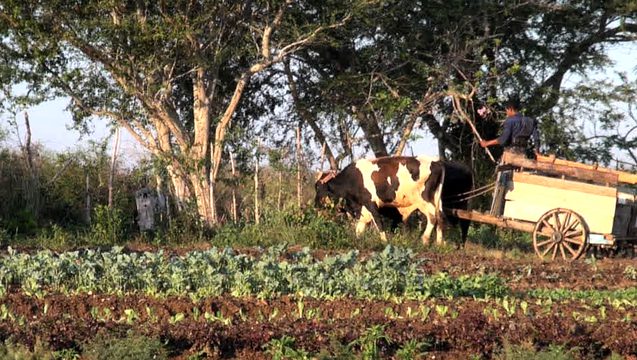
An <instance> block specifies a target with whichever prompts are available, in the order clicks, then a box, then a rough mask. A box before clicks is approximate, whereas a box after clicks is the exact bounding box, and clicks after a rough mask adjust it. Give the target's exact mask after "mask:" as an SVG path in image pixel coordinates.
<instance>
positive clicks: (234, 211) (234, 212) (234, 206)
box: [230, 152, 238, 223]
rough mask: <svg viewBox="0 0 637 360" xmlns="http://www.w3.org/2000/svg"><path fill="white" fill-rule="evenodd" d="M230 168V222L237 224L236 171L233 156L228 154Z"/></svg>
mask: <svg viewBox="0 0 637 360" xmlns="http://www.w3.org/2000/svg"><path fill="white" fill-rule="evenodd" d="M230 167H231V171H232V209H231V213H232V221H234V222H235V223H236V222H237V220H238V219H237V218H238V216H237V171H236V166H235V163H234V154H233V153H232V152H230Z"/></svg>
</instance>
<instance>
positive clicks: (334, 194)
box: [315, 156, 445, 244]
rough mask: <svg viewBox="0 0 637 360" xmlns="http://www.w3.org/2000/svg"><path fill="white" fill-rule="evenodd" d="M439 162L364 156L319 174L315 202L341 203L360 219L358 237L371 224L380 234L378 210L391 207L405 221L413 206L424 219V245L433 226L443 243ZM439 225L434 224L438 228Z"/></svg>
mask: <svg viewBox="0 0 637 360" xmlns="http://www.w3.org/2000/svg"><path fill="white" fill-rule="evenodd" d="M444 178H445V169H444V166H443V163H442V162H440V161H437V160H435V159H432V158H429V157H424V156H419V157H404V156H400V157H382V158H377V159H362V160H358V161H356V162H354V163H352V164H350V165H348V166H347V167H346V168H345V169H343V171H341V172H340V173H338V174H333V173H327V174H323V175H322V176H321V177H320V178H319V180H318V181H317V182H316V198H315V204H316V206H321V205H325V204H326V203H328V202H330V201H331V202H333V203H337V202H339V201H341V200H342V201H343V202H344V204H343V205H344V210H345V211H346V212H348V213H349V214H351V215H352V216H353V217H354V218H355V219H357V220H358V222H357V224H356V234H357V235H360V234H361V233H362V232H363V231H364V230H365V228H366V226H367V224H369V223H372V224H374V226H375V227H376V228H377V229H378V230H379V231H380V232H381V237H382V238H383V239H384V238H385V234H384V232H383V231H382V230H381V229H380V225H381V219H380V214H379V209H380V208H383V207H394V208H396V209H397V210H398V212H399V213H400V214H401V216H402V219H403V220H405V219H407V218H408V217H409V215H410V214H411V213H412V212H414V211H415V210H420V212H422V213H423V214H424V215H425V217H426V218H427V227H426V228H425V231H424V232H423V234H422V241H423V243H424V244H428V243H429V240H430V237H431V233H432V231H433V229H434V228H436V241H437V242H438V243H442V241H443V234H442V228H443V227H442V222H443V220H444V215H443V213H442V204H441V198H442V184H443V181H444ZM437 225H438V226H437Z"/></svg>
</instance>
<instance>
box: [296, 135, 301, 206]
mask: <svg viewBox="0 0 637 360" xmlns="http://www.w3.org/2000/svg"><path fill="white" fill-rule="evenodd" d="M296 205H297V206H298V207H299V208H301V127H300V126H297V127H296Z"/></svg>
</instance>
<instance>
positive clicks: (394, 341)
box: [0, 245, 637, 359]
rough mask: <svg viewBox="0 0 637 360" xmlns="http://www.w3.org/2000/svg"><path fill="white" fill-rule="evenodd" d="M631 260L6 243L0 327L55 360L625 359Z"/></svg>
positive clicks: (634, 297)
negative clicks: (162, 353) (86, 353)
mask: <svg viewBox="0 0 637 360" xmlns="http://www.w3.org/2000/svg"><path fill="white" fill-rule="evenodd" d="M636 265H637V264H636V263H635V261H634V259H602V260H590V259H589V260H585V261H584V260H583V261H578V262H574V263H560V262H556V263H543V262H540V261H538V260H535V259H532V258H531V257H524V258H520V259H512V258H505V257H495V256H489V255H485V254H482V255H479V254H476V253H475V252H472V251H470V250H469V249H465V250H459V251H449V252H443V251H436V250H435V249H430V250H425V251H422V252H418V253H415V252H413V251H412V250H409V249H405V248H401V247H397V246H391V245H388V246H387V247H385V248H384V250H381V251H375V252H374V251H333V250H332V251H318V250H310V249H308V248H301V247H290V248H288V247H285V246H274V247H268V248H245V249H240V250H233V249H230V248H209V249H202V250H193V251H186V250H181V251H174V250H170V249H165V250H159V251H153V252H150V251H146V252H144V251H133V250H131V249H126V248H121V247H114V248H111V249H108V250H101V251H100V250H81V251H68V252H61V253H53V252H51V251H32V252H23V251H15V250H11V249H9V251H8V252H6V253H5V254H3V255H2V257H1V258H0V293H1V296H2V298H1V299H2V300H1V301H0V337H1V338H2V339H5V340H7V341H11V343H13V344H22V345H24V346H26V347H28V348H34V347H36V346H37V344H46V346H47V347H48V348H49V349H51V351H53V354H55V357H53V358H78V357H79V350H78V349H82V348H83V347H84V346H85V344H87V343H89V342H91V341H93V340H94V339H95V338H96V337H100V336H103V335H106V334H108V335H110V336H113V334H115V335H116V336H119V337H120V338H123V337H129V338H130V337H131V336H143V337H146V338H151V339H159V340H160V341H161V345H162V346H163V347H164V348H165V349H167V352H166V356H167V357H169V358H179V359H205V358H224V359H232V358H238V359H272V358H275V359H310V358H325V359H327V358H362V359H374V358H378V359H380V358H395V359H414V358H435V359H469V358H473V359H488V358H514V357H513V356H514V355H512V353H514V352H515V351H519V349H526V350H527V351H534V352H538V353H541V352H544V354H549V355H548V356H549V357H550V354H551V351H557V350H555V349H556V348H557V349H560V350H559V351H558V352H559V354H560V355H568V356H570V357H569V358H574V359H578V358H590V359H595V358H617V359H619V358H626V359H634V358H635V356H637V269H636V268H635V266H636ZM511 349H514V350H511ZM507 356H508V357H507Z"/></svg>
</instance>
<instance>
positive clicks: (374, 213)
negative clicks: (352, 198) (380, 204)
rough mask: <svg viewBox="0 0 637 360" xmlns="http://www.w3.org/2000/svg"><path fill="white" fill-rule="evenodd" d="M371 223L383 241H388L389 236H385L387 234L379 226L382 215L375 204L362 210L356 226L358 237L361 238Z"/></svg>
mask: <svg viewBox="0 0 637 360" xmlns="http://www.w3.org/2000/svg"><path fill="white" fill-rule="evenodd" d="M370 222H371V223H372V224H374V227H375V228H376V230H378V232H379V233H380V238H381V240H383V241H387V235H385V232H384V231H383V230H382V229H381V228H380V226H379V225H378V224H380V214H379V213H378V208H377V207H376V205H375V204H372V205H365V206H363V208H362V209H361V215H360V217H359V218H358V223H357V224H356V236H360V235H361V234H362V233H363V232H364V231H365V228H366V227H367V224H369V223H370Z"/></svg>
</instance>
